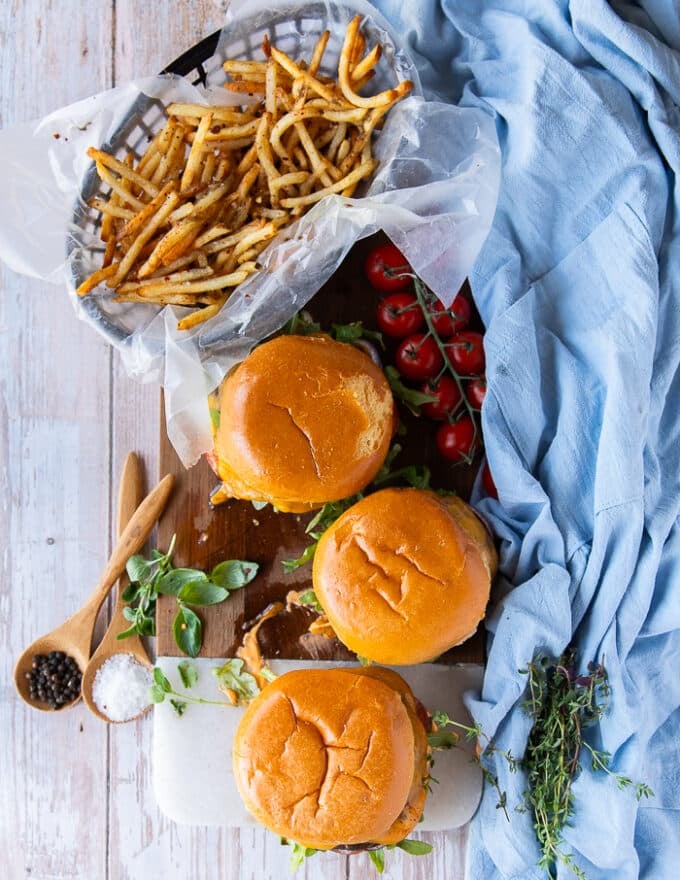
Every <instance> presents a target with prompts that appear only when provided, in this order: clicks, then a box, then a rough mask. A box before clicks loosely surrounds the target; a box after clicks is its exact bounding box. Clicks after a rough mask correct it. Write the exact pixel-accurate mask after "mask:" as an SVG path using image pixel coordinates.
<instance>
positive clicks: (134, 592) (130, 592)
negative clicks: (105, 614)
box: [120, 583, 139, 602]
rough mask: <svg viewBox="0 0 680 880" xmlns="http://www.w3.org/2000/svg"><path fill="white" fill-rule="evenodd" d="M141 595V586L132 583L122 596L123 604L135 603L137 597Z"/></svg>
mask: <svg viewBox="0 0 680 880" xmlns="http://www.w3.org/2000/svg"><path fill="white" fill-rule="evenodd" d="M138 595H139V584H136V583H130V584H128V585H127V587H125V589H124V590H123V592H122V593H121V594H120V598H121V599H122V600H123V602H134V601H135V599H136V598H137V596H138Z"/></svg>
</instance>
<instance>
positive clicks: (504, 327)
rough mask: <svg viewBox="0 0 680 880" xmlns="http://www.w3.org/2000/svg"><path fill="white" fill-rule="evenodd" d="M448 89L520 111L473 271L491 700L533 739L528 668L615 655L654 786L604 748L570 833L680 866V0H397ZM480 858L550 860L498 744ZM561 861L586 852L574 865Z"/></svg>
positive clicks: (637, 760) (624, 739)
mask: <svg viewBox="0 0 680 880" xmlns="http://www.w3.org/2000/svg"><path fill="white" fill-rule="evenodd" d="M376 5H378V6H379V7H380V9H381V10H382V11H383V13H384V14H385V15H386V17H387V18H388V19H389V20H390V21H391V22H392V24H393V25H394V26H395V28H396V30H397V31H398V32H399V33H401V34H407V35H408V42H409V45H410V48H411V50H412V51H413V53H414V56H415V57H416V59H417V61H418V64H419V69H420V72H421V75H422V78H423V82H424V85H425V87H426V89H427V90H428V91H429V95H430V96H433V95H436V96H437V97H443V98H444V99H446V100H450V101H454V102H457V103H460V104H462V105H464V106H477V107H485V108H487V109H488V111H489V112H490V113H492V114H493V115H494V117H495V120H496V125H497V131H498V135H499V140H500V143H501V147H502V154H503V166H502V168H503V170H502V184H501V192H500V199H499V203H498V209H497V212H496V216H495V220H494V223H493V227H492V230H491V233H490V235H489V237H488V240H487V242H486V244H485V245H484V248H483V250H482V253H481V254H480V257H479V259H478V261H477V264H476V266H475V269H474V272H473V274H472V276H471V283H472V289H473V292H474V295H475V299H476V301H477V304H478V306H479V309H480V311H481V314H482V317H483V319H484V321H485V324H486V325H487V334H486V340H485V346H486V356H487V378H488V388H489V390H488V394H487V398H486V401H485V404H484V410H483V428H484V436H485V440H486V447H487V453H488V459H489V462H490V465H491V470H492V472H493V475H494V478H495V481H496V484H497V486H498V490H499V494H500V502H496V501H494V500H492V499H489V498H483V496H482V493H481V491H480V489H479V487H478V488H477V492H476V494H475V501H478V502H479V508H480V510H481V511H483V513H484V514H485V515H486V516H487V517H488V519H489V520H490V522H491V523H492V525H493V527H494V529H495V532H496V534H497V535H498V537H499V539H500V551H501V573H502V574H501V578H500V584H499V587H498V590H497V593H496V597H495V598H496V603H495V605H494V607H493V610H492V613H491V615H490V618H489V620H488V627H489V642H488V665H487V670H486V675H485V679H484V689H483V693H482V695H481V698H480V699H471V700H470V703H469V705H470V708H471V710H472V712H473V714H474V716H475V718H476V719H477V720H478V721H479V722H481V725H482V727H483V729H484V730H485V731H486V732H487V733H488V734H489V735H490V736H494V737H495V738H496V740H497V742H498V745H499V746H501V747H502V748H504V749H510V750H511V751H512V753H513V754H515V755H522V754H523V752H524V748H525V744H526V737H527V733H528V730H529V726H530V721H529V719H528V718H527V717H526V715H525V714H524V713H523V712H522V710H521V708H520V705H519V704H520V701H521V698H522V691H523V688H524V686H525V683H526V678H525V677H524V676H522V675H521V674H519V672H518V670H519V669H520V668H521V667H524V666H525V665H526V663H527V662H528V661H529V660H531V658H532V655H533V654H534V652H535V651H537V650H543V651H547V652H548V653H549V654H552V655H559V654H560V653H561V651H562V650H563V649H564V648H565V646H566V645H567V644H568V643H570V642H571V643H573V644H574V645H575V646H576V647H577V649H578V651H579V654H580V657H581V662H582V664H583V666H584V667H585V665H586V664H587V662H588V661H597V660H601V659H603V660H604V662H605V665H606V667H607V670H608V673H609V678H610V682H611V685H612V696H611V701H610V708H609V710H608V713H607V715H606V717H605V718H604V719H603V720H602V721H601V723H600V724H599V725H597V726H596V727H594V728H591V729H589V731H588V740H589V742H591V743H592V745H593V746H595V747H597V748H603V749H606V750H607V751H609V752H610V753H611V754H612V768H613V769H614V770H615V771H616V772H617V773H622V774H625V775H627V776H630V777H632V778H633V779H635V780H643V781H646V782H647V783H649V784H650V785H651V786H652V788H653V789H654V791H655V793H656V796H655V797H654V798H651V799H649V800H647V801H642V802H641V803H638V802H637V801H636V800H635V797H634V795H633V793H632V792H631V791H621V792H620V791H618V790H617V788H616V784H615V783H614V781H613V780H611V779H610V778H608V777H607V776H606V774H604V773H598V774H594V773H593V772H591V770H590V766H589V760H588V758H587V756H585V755H584V756H583V764H584V770H583V772H582V773H581V774H580V776H579V777H578V779H577V781H576V783H575V785H574V793H575V796H576V802H577V807H576V813H575V815H574V817H573V822H572V824H571V826H570V827H568V828H567V829H565V834H564V837H565V846H564V849H565V851H567V852H568V851H572V852H573V853H574V854H575V861H576V864H578V865H579V866H580V867H581V868H582V869H583V870H584V871H585V872H586V874H587V876H588V878H589V880H629V878H636V877H643V878H647V880H673V878H675V877H678V876H680V708H679V707H680V528H679V523H678V512H679V508H680V373H679V370H678V365H679V361H680V214H679V212H678V207H679V205H680V184H679V183H678V174H679V173H680V110H679V107H678V105H679V104H680V7H679V6H678V3H677V0H675V2H674V0H645V2H641V3H639V4H634V3H630V2H623V0H618V2H614V0H613V2H611V3H606V2H604V0H571V2H566V0H560V2H558V0H554V2H551V0H524V2H521V0H444V2H441V3H440V2H436V0H416V2H413V0H412V2H409V3H404V2H401V0H377V4H376ZM493 769H494V771H495V772H496V773H497V774H498V777H499V780H500V786H501V788H503V789H505V790H506V791H507V794H508V807H509V811H510V821H509V822H508V821H507V820H506V818H505V816H504V814H503V812H502V811H501V810H498V809H496V801H497V795H496V792H495V791H494V790H493V789H491V788H488V789H487V790H486V792H485V795H484V798H483V802H482V805H481V807H480V810H479V811H478V813H477V815H476V817H475V819H474V821H473V826H472V834H471V842H470V849H469V862H468V876H469V877H470V880H487V878H488V880H492V878H494V880H495V878H513V880H519V878H540V877H544V876H545V874H544V873H543V872H542V871H540V870H538V869H537V868H536V862H537V859H538V857H539V851H538V848H537V844H536V842H535V838H534V834H533V830H532V824H531V817H530V816H529V815H528V814H524V815H521V814H518V813H515V812H513V811H512V810H513V807H514V806H515V805H517V804H519V803H520V802H521V800H522V792H523V790H524V788H525V785H526V781H525V779H524V777H523V775H522V774H514V775H513V774H511V773H510V772H509V771H508V768H507V765H506V764H505V762H504V760H503V759H502V758H500V757H498V758H497V759H496V760H495V762H494V768H493ZM557 876H559V877H560V878H562V877H564V878H566V877H571V876H573V874H572V872H571V871H570V870H569V869H568V868H565V867H560V868H559V869H558V873H557Z"/></svg>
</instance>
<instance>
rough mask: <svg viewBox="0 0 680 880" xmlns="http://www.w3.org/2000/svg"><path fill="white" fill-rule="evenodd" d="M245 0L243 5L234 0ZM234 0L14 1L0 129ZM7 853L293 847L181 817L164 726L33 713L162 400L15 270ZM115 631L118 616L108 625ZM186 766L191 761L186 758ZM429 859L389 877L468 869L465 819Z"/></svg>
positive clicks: (4, 358) (115, 863) (395, 857)
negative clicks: (35, 667)
mask: <svg viewBox="0 0 680 880" xmlns="http://www.w3.org/2000/svg"><path fill="white" fill-rule="evenodd" d="M234 2H239V0H234ZM222 6H223V4H222V3H219V2H216V0H190V2H185V3H176V2H172V0H157V2H155V3H148V4H144V3H139V2H135V0H115V2H114V0H93V2H87V3H86V2H84V0H64V2H61V3H58V4H57V3H53V2H52V0H22V2H18V0H6V2H5V3H3V4H0V40H1V41H2V45H0V49H1V50H2V54H3V64H2V66H1V68H0V82H1V87H0V124H1V125H2V126H8V125H11V124H12V123H15V122H23V121H26V120H28V119H31V118H34V117H37V116H41V115H44V114H45V113H48V112H50V111H51V110H53V109H55V108H56V107H59V106H62V105H64V104H68V103H71V102H72V101H75V100H78V99H80V98H82V97H84V96H86V95H88V94H92V93H95V92H98V91H101V90H103V89H105V88H108V87H110V86H111V85H114V84H115V83H122V82H125V81H127V80H129V79H130V78H132V77H136V76H143V75H147V74H151V73H153V72H155V71H156V70H157V69H159V68H160V67H162V66H163V65H165V64H166V63H167V62H168V61H170V60H172V59H173V58H174V57H176V56H177V55H178V54H179V53H181V52H182V51H183V50H184V49H186V48H187V47H188V46H189V45H191V44H192V43H193V42H194V41H195V40H197V39H199V38H201V37H203V36H205V35H207V34H208V33H210V32H212V31H213V30H215V29H216V28H218V27H219V26H220V25H221V23H222V17H223V13H222ZM0 285H1V287H2V296H0V364H1V371H0V456H2V460H3V463H4V464H5V463H6V467H3V469H2V470H1V471H0V499H1V500H0V534H2V536H3V540H2V556H1V557H0V566H1V568H0V572H1V575H2V577H1V579H0V609H1V612H0V639H2V644H3V651H2V654H1V658H0V664H1V668H2V682H3V686H2V689H1V690H0V729H1V730H2V731H3V734H4V735H3V737H2V738H0V773H2V777H3V797H2V798H1V799H0V852H2V864H3V869H4V870H3V876H5V877H8V878H12V880H15V878H16V880H20V878H28V877H30V878H32V880H48V878H49V880H67V878H68V880H155V878H157V877H165V876H167V877H178V878H190V880H218V878H219V880H241V878H243V880H249V878H252V880H265V878H272V880H273V878H276V880H280V878H284V877H287V876H289V873H288V859H289V852H288V850H287V849H286V848H285V847H281V846H280V845H279V843H278V841H277V839H276V838H275V837H273V836H272V835H269V834H267V833H266V832H265V831H260V830H247V831H242V832H241V831H229V830H221V829H207V828H186V827H179V826H176V825H175V824H173V823H172V822H170V821H168V820H166V819H165V818H164V817H163V816H162V815H161V814H160V812H159V811H158V809H157V807H156V804H155V800H154V796H153V790H152V778H151V766H150V761H149V755H150V752H151V737H152V730H153V727H152V719H151V716H148V717H146V718H144V719H142V720H140V721H138V722H133V723H131V724H124V725H116V726H105V725H103V724H102V723H101V722H100V721H98V720H97V719H95V718H94V717H93V716H91V715H90V714H89V713H88V712H87V709H86V708H85V706H84V705H83V704H82V703H81V704H79V705H78V706H77V707H75V708H74V709H73V710H70V711H67V712H63V713H60V714H59V715H58V716H51V715H50V714H47V713H38V712H32V711H31V710H29V709H28V708H26V707H25V706H24V704H23V703H21V702H20V700H19V699H18V697H16V695H15V694H14V691H13V689H12V688H11V685H10V682H11V669H12V664H13V660H14V658H15V657H16V656H17V655H18V654H19V653H20V651H21V650H22V648H23V647H24V646H25V645H26V644H28V643H29V642H30V641H31V640H32V639H33V638H34V637H35V636H36V635H39V634H40V633H42V632H45V631H47V630H48V629H50V628H51V627H53V626H55V625H56V624H58V623H59V622H61V621H62V620H64V619H65V618H66V617H67V616H68V614H70V613H71V612H72V611H74V610H75V609H76V608H77V607H78V606H79V605H80V604H81V602H82V601H83V599H84V598H85V597H86V596H87V595H88V593H89V591H90V589H91V587H92V585H93V584H94V583H95V582H96V580H97V577H98V575H99V574H100V572H101V570H102V568H103V565H104V563H105V561H106V558H107V557H108V553H109V551H110V548H111V546H112V540H113V538H114V534H115V504H116V493H117V485H116V480H117V475H118V474H119V473H120V469H121V466H122V463H123V460H124V458H125V455H126V454H127V452H128V451H129V450H131V449H134V450H136V451H137V452H138V453H139V454H140V455H141V457H142V459H143V461H144V464H145V468H146V473H147V482H148V483H149V484H151V483H153V481H154V479H155V476H156V474H157V472H158V436H159V419H160V411H159V401H158V389H157V388H155V387H154V386H151V385H148V386H144V385H139V384H136V383H133V382H132V381H131V380H130V379H129V378H128V377H127V375H126V374H125V371H124V368H123V367H122V365H121V362H120V358H119V356H118V355H117V353H115V352H113V351H112V350H111V349H110V348H109V347H108V346H107V345H106V344H105V343H104V342H103V341H102V340H101V339H100V338H99V337H98V336H96V335H95V334H94V333H93V331H92V330H91V329H90V327H89V326H87V325H86V324H84V323H82V322H80V321H78V320H77V318H76V317H75V315H74V313H73V310H72V308H71V306H70V304H69V303H68V300H67V298H66V295H65V293H64V291H63V290H59V289H58V288H52V287H49V286H46V285H43V284H41V283H39V282H36V281H33V280H29V279H26V278H20V277H18V276H16V275H14V274H12V273H11V272H10V271H9V270H7V269H5V268H4V267H0ZM102 630H103V622H102V625H100V632H101V631H102ZM178 772H181V768H178ZM427 837H428V839H429V840H431V841H432V842H434V843H435V847H436V849H435V853H434V854H433V855H432V856H430V857H428V858H426V859H414V858H407V857H403V856H402V855H401V854H400V853H394V854H391V855H392V858H390V861H389V864H388V868H387V870H386V873H385V875H384V876H386V877H389V878H395V880H396V878H400V880H424V878H428V880H438V878H441V880H444V878H446V880H462V878H463V876H464V867H463V861H464V851H465V838H466V830H465V829H461V830H459V831H457V832H454V833H450V834H432V835H428V836H427ZM366 876H371V875H370V874H369V867H368V861H367V857H366V856H354V857H351V858H349V857H348V858H338V857H335V856H333V855H321V856H315V857H314V859H311V860H310V861H309V863H308V865H307V866H306V867H305V868H304V869H302V870H301V871H300V872H299V873H298V875H297V877H299V878H304V880H312V878H321V877H323V878H324V880H341V878H342V880H348V878H357V880H358V878H363V877H366Z"/></svg>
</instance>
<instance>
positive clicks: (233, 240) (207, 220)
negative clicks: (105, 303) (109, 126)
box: [78, 16, 412, 330]
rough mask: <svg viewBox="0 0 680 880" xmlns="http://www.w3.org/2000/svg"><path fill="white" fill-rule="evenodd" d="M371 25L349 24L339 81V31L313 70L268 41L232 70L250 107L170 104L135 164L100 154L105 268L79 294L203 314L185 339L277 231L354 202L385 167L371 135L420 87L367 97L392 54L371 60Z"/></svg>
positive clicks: (229, 66)
mask: <svg viewBox="0 0 680 880" xmlns="http://www.w3.org/2000/svg"><path fill="white" fill-rule="evenodd" d="M360 22H361V18H360V16H357V17H356V18H354V19H353V20H352V22H351V23H350V24H349V26H348V28H347V31H346V34H345V38H344V41H343V45H342V50H341V53H340V58H339V62H338V67H337V78H335V79H333V78H330V77H327V76H323V75H321V74H320V72H319V71H320V68H321V64H322V59H323V55H324V51H325V49H326V45H327V43H328V39H329V36H330V34H329V32H328V31H325V32H324V33H323V34H322V35H321V37H320V38H319V40H318V42H317V43H316V46H315V47H314V50H313V52H312V56H311V58H310V60H309V62H305V61H303V60H297V61H295V60H293V59H292V58H291V57H290V56H289V55H286V54H285V53H284V52H281V51H280V50H278V49H277V48H276V47H274V46H272V45H270V44H269V42H268V40H267V39H266V38H265V41H264V43H263V47H262V48H263V51H264V56H265V60H263V61H226V62H225V64H224V68H225V71H226V72H227V74H228V77H229V81H228V82H227V83H226V88H227V89H229V91H231V92H233V93H236V94H242V95H243V96H244V102H243V104H242V105H240V106H239V105H238V104H237V105H236V106H229V107H225V106H212V107H208V106H204V105H201V104H171V105H169V106H168V107H167V109H166V113H167V117H168V119H167V123H166V124H165V125H164V127H163V128H162V130H161V131H159V132H158V133H157V134H156V136H155V137H154V138H153V140H152V141H151V142H150V143H149V145H148V147H147V149H146V151H145V152H144V154H143V155H142V156H141V158H139V160H138V161H137V162H135V157H134V155H133V154H132V153H129V154H128V155H127V157H126V159H125V160H124V161H120V160H119V159H116V158H115V157H114V156H111V155H109V154H108V153H105V152H103V151H102V150H97V149H94V148H90V149H89V150H88V155H89V156H90V157H91V158H92V159H93V160H94V162H95V164H96V168H97V172H98V174H99V176H100V178H101V180H102V182H103V183H104V184H106V185H107V186H108V187H109V190H110V191H109V193H108V196H107V197H106V198H94V199H92V200H91V202H90V205H91V206H92V207H93V208H95V209H97V210H98V211H100V212H101V214H102V222H101V238H102V241H103V242H104V244H105V251H104V260H103V264H102V267H101V268H100V269H97V271H95V272H93V273H92V274H91V275H90V276H89V277H88V278H87V279H86V280H85V281H84V282H83V283H82V284H81V285H80V287H79V288H78V293H79V294H80V295H85V294H87V293H89V292H90V291H92V290H93V289H94V288H95V287H97V286H98V285H99V284H102V283H105V284H106V285H108V287H109V288H111V289H112V290H113V291H114V294H115V295H114V299H115V300H116V301H119V302H135V303H153V304H155V305H168V304H174V305H181V306H191V307H194V308H193V311H191V312H190V313H188V314H187V315H186V317H184V318H182V319H181V320H180V322H179V324H178V328H179V329H180V330H187V329H189V328H191V327H194V326H195V325H197V324H200V323H202V322H203V321H206V320H208V319H209V318H211V317H213V316H214V315H216V314H217V312H218V311H219V310H220V309H221V307H222V306H223V304H224V303H225V301H226V300H227V298H228V296H229V294H230V293H231V291H232V290H233V289H234V288H235V287H236V286H237V285H239V284H241V283H242V282H243V281H245V279H246V278H247V277H248V276H249V275H251V274H252V273H253V272H256V271H257V270H258V256H259V254H260V252H261V251H262V250H263V249H264V248H265V247H266V246H267V244H269V242H270V241H271V240H272V238H274V236H275V235H277V233H278V232H279V230H281V229H282V228H283V227H285V226H287V225H288V224H289V223H291V222H292V221H293V220H295V219H296V218H297V217H299V216H300V215H301V214H303V213H304V212H305V211H307V210H308V209H309V207H310V206H311V205H313V204H315V203H316V202H318V201H319V200H320V199H322V198H324V196H327V195H329V194H331V193H339V194H341V195H343V196H351V195H352V194H353V193H354V191H355V189H356V187H357V185H358V184H359V182H360V181H362V180H364V179H365V178H367V177H369V176H370V175H371V174H372V172H373V171H374V170H375V167H376V165H377V161H376V160H375V159H374V158H373V156H372V152H371V140H372V134H373V132H374V131H375V130H376V128H377V127H379V126H380V125H381V124H382V120H383V117H384V116H385V114H386V113H387V112H388V110H389V109H390V107H392V106H393V105H394V104H395V103H396V102H397V101H398V100H400V99H401V98H402V97H404V96H405V95H407V94H408V93H409V92H410V90H411V88H412V83H411V82H409V81H402V82H400V83H399V84H398V85H397V86H396V87H394V88H390V89H387V90H386V91H383V92H380V93H379V94H376V95H372V96H362V95H361V94H360V91H361V89H362V88H363V86H365V85H366V83H367V82H369V80H370V79H371V78H372V77H373V75H374V72H375V66H376V64H377V63H378V60H379V59H380V56H381V47H380V45H376V46H374V47H373V48H372V49H371V50H370V51H366V49H367V47H366V41H365V38H364V37H363V35H362V33H361V31H360Z"/></svg>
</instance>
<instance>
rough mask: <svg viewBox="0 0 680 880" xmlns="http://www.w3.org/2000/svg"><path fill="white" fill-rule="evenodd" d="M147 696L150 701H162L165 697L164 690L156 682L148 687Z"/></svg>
mask: <svg viewBox="0 0 680 880" xmlns="http://www.w3.org/2000/svg"><path fill="white" fill-rule="evenodd" d="M149 698H150V700H151V702H152V703H162V702H163V700H164V699H165V691H164V690H163V688H162V687H161V686H160V685H158V684H152V685H151V687H150V688H149Z"/></svg>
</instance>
